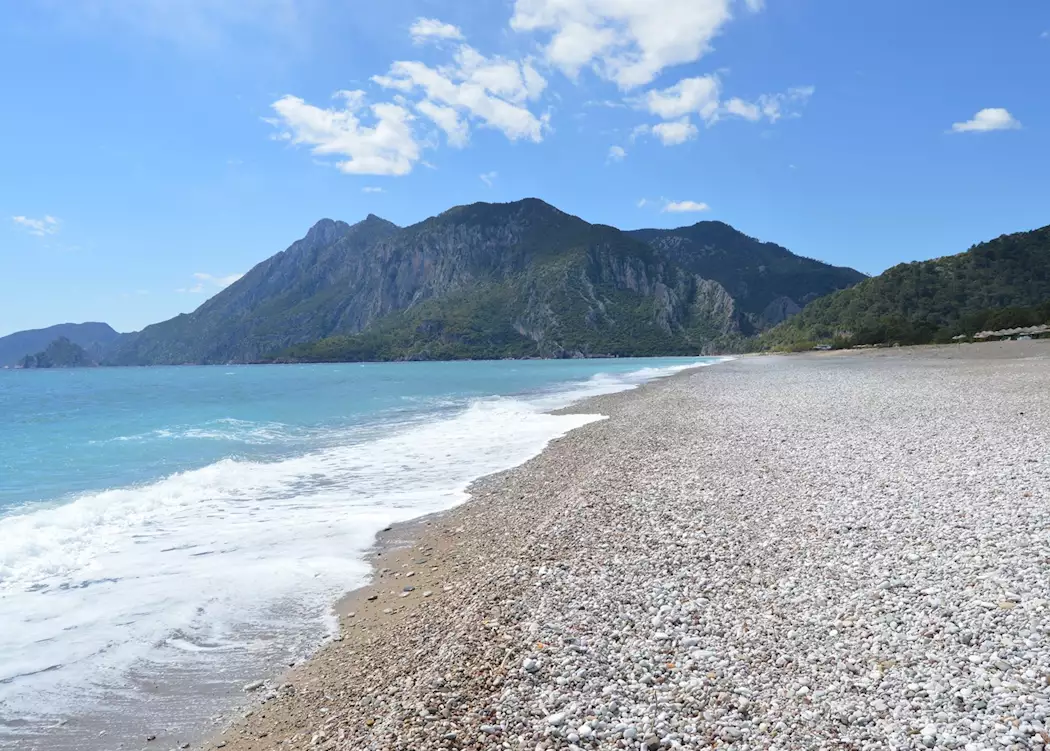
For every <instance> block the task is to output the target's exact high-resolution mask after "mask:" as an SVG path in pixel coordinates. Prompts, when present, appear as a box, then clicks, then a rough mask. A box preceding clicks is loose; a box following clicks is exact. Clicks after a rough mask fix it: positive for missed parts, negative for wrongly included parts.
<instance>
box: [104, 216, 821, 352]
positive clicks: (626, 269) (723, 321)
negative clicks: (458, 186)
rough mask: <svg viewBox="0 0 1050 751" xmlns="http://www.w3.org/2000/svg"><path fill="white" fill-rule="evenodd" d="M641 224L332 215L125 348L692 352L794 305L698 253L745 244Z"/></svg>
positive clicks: (727, 255)
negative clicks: (644, 228) (620, 226)
mask: <svg viewBox="0 0 1050 751" xmlns="http://www.w3.org/2000/svg"><path fill="white" fill-rule="evenodd" d="M723 226H724V225H723ZM726 230H727V231H728V234H727V235H726V236H727V237H728V238H730V239H732V240H733V241H734V242H739V238H743V237H744V236H743V235H740V234H739V233H736V231H735V230H732V228H728V227H727V228H726ZM653 232H658V231H653ZM635 234H636V235H637V236H632V235H630V234H628V233H624V232H621V231H620V230H617V229H615V228H613V227H606V226H602V225H592V224H588V223H587V222H585V221H583V220H581V219H579V218H577V217H574V216H570V215H569V214H566V213H564V212H562V211H559V210H558V209H556V208H554V207H552V206H549V205H547V204H545V203H543V202H542V201H538V200H535V199H528V200H524V201H518V202H516V203H510V204H498V205H497V204H473V205H471V206H461V207H457V208H455V209H451V210H449V211H447V212H445V213H443V214H441V215H439V216H436V217H432V218H431V219H427V220H426V221H423V222H421V223H419V224H416V225H414V226H411V227H407V228H404V229H402V228H399V227H397V226H395V225H393V224H391V223H390V222H386V221H384V220H382V219H379V218H378V217H374V216H370V217H368V218H367V219H365V220H364V221H363V222H360V223H358V224H355V225H353V226H351V225H347V224H345V223H343V222H335V221H331V220H322V221H321V222H318V224H317V225H315V226H314V227H313V228H312V229H311V230H310V232H309V233H308V234H307V235H306V237H304V238H303V239H302V240H300V241H298V242H296V243H295V244H293V245H292V246H291V247H290V248H288V250H286V251H284V252H283V253H279V254H278V255H276V256H274V257H273V258H271V259H269V260H267V261H264V262H263V263H261V264H259V265H258V266H256V267H255V268H254V269H252V270H251V271H250V272H249V273H248V274H246V275H245V276H244V277H243V278H242V279H241V280H239V281H238V282H236V283H235V284H233V285H231V286H230V287H229V288H227V289H226V290H224V291H223V292H221V293H220V294H218V295H216V296H215V297H214V298H212V299H211V300H209V301H208V302H207V303H205V304H204V305H202V306H201V307H200V308H199V309H198V310H196V311H194V312H193V313H191V314H188V315H183V316H179V317H177V318H174V319H172V320H170V321H166V322H164V323H160V324H157V325H155V326H151V327H149V328H147V329H145V330H143V331H142V332H140V333H139V334H137V335H134V336H133V337H131V338H130V339H129V340H128V341H127V342H125V343H124V344H123V346H121V347H120V348H119V350H118V351H117V352H116V353H115V354H114V355H113V356H112V357H111V358H110V362H112V363H114V364H155V363H183V362H204V363H208V362H216V363H217V362H231V361H233V362H249V361H255V360H259V359H261V358H266V357H267V356H269V355H272V354H273V353H277V352H284V353H285V354H286V356H287V357H290V358H295V357H299V358H302V359H341V358H342V359H391V358H413V357H503V356H568V355H579V354H619V355H626V354H661V353H682V354H686V353H697V352H700V351H701V350H703V349H704V348H705V347H707V346H709V345H710V344H711V343H712V342H717V341H725V340H726V339H728V338H733V337H738V336H739V335H740V333H741V328H742V326H743V327H746V328H754V326H755V325H756V324H755V321H764V319H763V318H762V316H763V315H764V314H765V313H767V312H768V313H769V315H773V316H775V315H778V314H780V313H782V312H783V311H785V310H788V309H790V302H784V301H781V302H779V303H776V304H773V301H774V299H775V298H776V297H777V296H776V295H774V296H771V297H769V299H768V300H765V302H764V303H763V305H762V307H761V308H759V309H758V310H757V311H755V312H752V308H753V306H754V305H755V304H757V303H756V302H755V301H754V300H753V299H752V298H755V297H756V293H755V292H754V290H752V289H751V286H749V285H748V284H747V283H746V282H745V281H742V280H741V279H738V278H737V277H736V276H734V275H733V274H730V273H728V272H727V273H724V274H723V277H724V280H723V279H719V278H718V277H717V276H712V275H705V274H701V273H698V272H697V270H696V268H697V267H699V266H701V265H702V264H699V263H698V262H696V261H697V258H700V257H715V256H720V257H723V260H722V261H721V262H720V263H719V264H716V265H717V266H718V268H719V269H721V270H722V271H725V269H726V268H728V267H730V266H732V264H733V262H734V260H733V259H734V258H735V257H736V256H735V255H734V253H736V255H739V253H738V252H737V250H738V249H737V248H736V247H735V246H734V248H733V249H729V250H726V249H718V248H714V247H713V246H710V244H708V245H703V246H702V247H703V248H705V249H706V250H704V252H703V253H699V252H698V251H697V250H696V248H697V247H698V246H697V241H696V240H694V239H691V237H683V236H678V235H673V234H672V235H646V234H645V233H635ZM737 236H739V237H737ZM744 239H745V240H747V241H748V242H749V243H754V242H755V241H751V240H750V239H749V238H744ZM712 242H713V240H712ZM774 247H775V246H774ZM780 250H781V251H782V252H783V253H784V254H787V255H788V256H790V258H791V259H795V260H796V261H798V260H804V259H797V257H795V256H791V254H789V253H787V251H783V249H780ZM753 260H754V259H752V258H751V257H750V256H749V257H748V259H747V262H748V263H750V262H752V261H753ZM809 263H814V264H815V263H816V262H809ZM707 265H708V266H711V265H712V264H710V263H708V264H707ZM817 265H818V266H820V267H822V268H830V267H824V266H823V264H817ZM716 270H718V269H716ZM761 273H764V274H767V275H773V276H775V275H776V273H778V272H777V271H776V270H775V269H773V268H769V267H767V268H766V270H765V271H763V272H761ZM743 276H746V274H744V275H743ZM796 286H797V285H796ZM734 289H736V290H737V291H736V292H734ZM793 293H794V294H796V295H799V290H798V289H794V288H793ZM762 294H765V293H764V292H763V293H762ZM757 297H761V295H757ZM763 299H764V298H763ZM742 300H743V301H744V303H742V302H741V301H742ZM745 303H746V304H745ZM770 306H772V307H770ZM767 308H768V311H767V310H766V309H767ZM319 340H320V341H321V344H319V345H314V344H313V343H314V342H318V341H319Z"/></svg>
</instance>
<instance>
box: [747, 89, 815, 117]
mask: <svg viewBox="0 0 1050 751" xmlns="http://www.w3.org/2000/svg"><path fill="white" fill-rule="evenodd" d="M816 90H817V89H816V87H815V86H794V87H792V88H790V89H788V90H787V91H786V92H784V93H783V94H763V95H762V96H760V97H759V98H758V106H759V108H760V109H761V110H762V115H763V116H764V117H765V118H766V119H767V120H769V122H771V123H775V122H776V121H777V120H779V119H780V118H781V117H798V111H797V110H796V107H798V106H802V105H804V104H806V102H808V101H809V100H810V98H811V97H812V96H813V94H814V92H816Z"/></svg>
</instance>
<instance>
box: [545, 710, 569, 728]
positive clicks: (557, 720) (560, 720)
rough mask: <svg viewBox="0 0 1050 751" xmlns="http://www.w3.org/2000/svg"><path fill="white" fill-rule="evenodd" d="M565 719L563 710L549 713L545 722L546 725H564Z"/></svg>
mask: <svg viewBox="0 0 1050 751" xmlns="http://www.w3.org/2000/svg"><path fill="white" fill-rule="evenodd" d="M565 719H566V716H565V713H564V712H558V713H556V714H552V715H550V716H549V717H548V718H547V724H548V725H553V726H554V727H558V726H559V725H564V724H565Z"/></svg>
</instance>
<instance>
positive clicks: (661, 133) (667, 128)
mask: <svg viewBox="0 0 1050 751" xmlns="http://www.w3.org/2000/svg"><path fill="white" fill-rule="evenodd" d="M652 131H653V135H654V136H656V137H657V138H659V139H660V141H661V142H663V145H664V146H678V145H680V144H683V143H685V142H686V141H692V140H693V139H694V138H696V136H697V134H698V133H699V132H700V131H699V129H698V128H697V127H696V126H695V125H693V124H692V123H691V122H689V118H683V119H681V120H677V121H675V122H672V123H660V124H658V125H654V126H653V127H652Z"/></svg>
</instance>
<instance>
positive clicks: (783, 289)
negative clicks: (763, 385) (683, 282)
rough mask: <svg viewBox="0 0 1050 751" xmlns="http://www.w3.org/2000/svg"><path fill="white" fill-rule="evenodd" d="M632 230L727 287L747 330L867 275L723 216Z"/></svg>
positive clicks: (764, 325) (782, 317)
mask: <svg viewBox="0 0 1050 751" xmlns="http://www.w3.org/2000/svg"><path fill="white" fill-rule="evenodd" d="M629 234H630V235H631V236H633V237H635V238H638V239H639V240H643V241H645V242H647V243H649V244H650V245H651V246H653V248H655V249H656V250H657V251H659V252H660V253H661V254H663V255H664V256H666V257H667V258H669V259H671V260H672V261H674V262H675V263H677V264H678V265H680V266H681V267H682V268H684V269H686V270H688V271H691V272H693V273H694V274H696V275H698V276H701V277H703V278H704V279H712V280H714V281H716V282H718V283H719V284H721V285H722V286H723V287H725V289H726V291H727V292H728V293H729V294H730V295H731V296H732V298H733V300H734V301H735V302H736V305H737V310H738V311H739V312H740V314H741V327H742V329H743V330H744V332H745V333H754V332H755V331H761V330H763V329H766V328H769V327H770V326H774V325H776V324H778V323H780V322H781V321H783V320H785V319H786V318H788V317H789V316H791V315H794V314H795V313H798V312H799V311H800V310H801V309H802V308H803V306H805V305H806V304H807V303H809V302H811V301H813V300H815V299H816V298H818V297H822V296H824V295H827V294H830V293H831V292H835V291H837V290H840V289H845V288H847V287H851V286H853V285H854V284H857V283H858V282H860V281H862V280H864V279H866V278H867V277H866V276H865V275H864V274H862V273H860V272H859V271H855V270H854V269H850V268H843V267H840V266H829V265H828V264H826V263H821V262H820V261H814V260H812V259H810V258H803V257H801V256H797V255H795V254H794V253H792V252H791V251H789V250H787V249H786V248H782V247H780V246H779V245H776V244H774V243H770V242H760V241H758V240H756V239H754V238H752V237H748V236H747V235H745V234H744V233H743V232H740V231H738V230H736V229H734V228H732V227H730V226H729V225H728V224H725V223H723V222H699V223H698V224H694V225H692V226H691V227H679V228H678V229H669V230H663V229H640V230H634V231H633V232H630V233H629Z"/></svg>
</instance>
